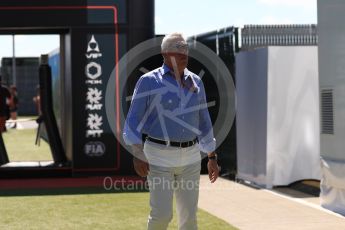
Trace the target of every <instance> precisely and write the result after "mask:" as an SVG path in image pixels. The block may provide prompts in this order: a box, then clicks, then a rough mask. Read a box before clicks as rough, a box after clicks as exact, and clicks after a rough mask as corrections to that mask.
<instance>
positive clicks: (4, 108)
mask: <svg viewBox="0 0 345 230" xmlns="http://www.w3.org/2000/svg"><path fill="white" fill-rule="evenodd" d="M1 78H2V77H1V75H0V132H2V133H3V132H5V131H6V120H7V119H8V118H9V116H10V110H9V107H8V103H9V100H10V98H11V94H10V92H9V91H8V89H7V88H6V87H5V86H3V85H2V84H1Z"/></svg>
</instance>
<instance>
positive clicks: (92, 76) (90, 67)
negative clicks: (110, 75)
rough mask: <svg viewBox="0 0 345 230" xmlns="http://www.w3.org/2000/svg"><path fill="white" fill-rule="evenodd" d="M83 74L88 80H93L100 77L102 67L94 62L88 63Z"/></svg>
mask: <svg viewBox="0 0 345 230" xmlns="http://www.w3.org/2000/svg"><path fill="white" fill-rule="evenodd" d="M93 70H94V71H93ZM85 74H86V76H87V77H88V78H90V79H92V80H95V79H96V78H99V77H100V76H101V75H102V67H101V65H100V64H98V63H96V62H90V63H89V64H87V65H86V68H85Z"/></svg>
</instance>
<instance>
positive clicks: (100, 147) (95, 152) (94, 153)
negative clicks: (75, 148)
mask: <svg viewBox="0 0 345 230" xmlns="http://www.w3.org/2000/svg"><path fill="white" fill-rule="evenodd" d="M105 150H106V149H105V145H104V144H103V143H102V142H100V141H90V142H88V143H86V144H85V145H84V152H85V154H86V155H87V156H89V157H101V156H103V155H104V153H105Z"/></svg>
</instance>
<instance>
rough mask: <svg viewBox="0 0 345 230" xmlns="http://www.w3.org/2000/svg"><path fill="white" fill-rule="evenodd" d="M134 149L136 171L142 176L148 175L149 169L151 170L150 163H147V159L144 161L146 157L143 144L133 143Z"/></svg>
mask: <svg viewBox="0 0 345 230" xmlns="http://www.w3.org/2000/svg"><path fill="white" fill-rule="evenodd" d="M132 151H133V155H134V157H133V165H134V170H135V172H136V173H137V174H138V175H139V176H141V177H145V176H147V174H148V171H149V164H148V163H147V161H144V160H145V159H146V158H145V154H144V152H143V146H142V145H132ZM142 159H144V160H142Z"/></svg>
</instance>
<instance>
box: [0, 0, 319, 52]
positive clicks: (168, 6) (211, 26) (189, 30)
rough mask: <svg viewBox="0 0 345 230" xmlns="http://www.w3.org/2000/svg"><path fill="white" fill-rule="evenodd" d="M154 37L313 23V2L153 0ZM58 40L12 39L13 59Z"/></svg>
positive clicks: (5, 42)
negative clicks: (262, 25) (14, 42)
mask: <svg viewBox="0 0 345 230" xmlns="http://www.w3.org/2000/svg"><path fill="white" fill-rule="evenodd" d="M155 2H156V5H155V7H156V8H155V14H156V15H155V22H156V28H155V30H156V33H157V34H166V33H171V32H182V33H183V34H184V35H185V36H190V35H194V34H199V33H203V32H207V31H211V30H215V29H219V28H224V27H227V26H232V25H234V26H238V27H241V26H243V25H245V24H309V23H317V10H316V8H317V7H316V2H317V0H172V1H170V0H155ZM58 40H59V39H58V36H45V37H39V39H38V36H22V35H21V36H16V56H38V55H39V54H41V53H48V52H49V51H51V50H53V49H54V48H56V47H57V46H58V44H59V42H58ZM3 56H12V37H11V36H5V35H0V58H1V57H3Z"/></svg>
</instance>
